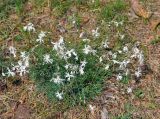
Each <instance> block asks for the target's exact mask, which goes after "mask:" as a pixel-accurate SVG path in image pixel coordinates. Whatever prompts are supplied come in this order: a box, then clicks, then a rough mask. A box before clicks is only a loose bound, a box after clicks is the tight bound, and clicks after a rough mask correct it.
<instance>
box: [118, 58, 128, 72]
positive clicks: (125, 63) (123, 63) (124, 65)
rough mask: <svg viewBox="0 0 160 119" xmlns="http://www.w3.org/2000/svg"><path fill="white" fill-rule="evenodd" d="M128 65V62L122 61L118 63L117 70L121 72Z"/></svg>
mask: <svg viewBox="0 0 160 119" xmlns="http://www.w3.org/2000/svg"><path fill="white" fill-rule="evenodd" d="M128 63H130V60H124V61H122V62H120V66H119V68H120V69H121V70H124V69H125V68H126V67H127V65H128Z"/></svg>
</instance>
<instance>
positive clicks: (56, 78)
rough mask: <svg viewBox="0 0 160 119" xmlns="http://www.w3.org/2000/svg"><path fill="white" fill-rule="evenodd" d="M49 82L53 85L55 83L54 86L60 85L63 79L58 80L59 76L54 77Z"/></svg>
mask: <svg viewBox="0 0 160 119" xmlns="http://www.w3.org/2000/svg"><path fill="white" fill-rule="evenodd" d="M50 81H51V82H54V83H56V84H62V83H63V81H64V79H62V78H60V76H59V75H57V76H56V77H53V78H52V79H51V80H50Z"/></svg>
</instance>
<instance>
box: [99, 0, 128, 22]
mask: <svg viewBox="0 0 160 119" xmlns="http://www.w3.org/2000/svg"><path fill="white" fill-rule="evenodd" d="M124 10H126V3H125V1H123V0H116V1H114V2H110V3H108V4H107V5H106V6H105V7H104V8H102V11H101V17H102V18H103V19H105V20H106V21H111V20H113V19H114V18H115V17H117V16H118V17H121V15H122V14H121V13H122V11H124Z"/></svg>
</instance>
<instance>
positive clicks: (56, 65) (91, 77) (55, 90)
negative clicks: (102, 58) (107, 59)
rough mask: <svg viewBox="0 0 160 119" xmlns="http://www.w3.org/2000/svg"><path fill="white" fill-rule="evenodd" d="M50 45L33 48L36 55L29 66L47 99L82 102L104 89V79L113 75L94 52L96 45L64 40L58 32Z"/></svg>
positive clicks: (73, 102)
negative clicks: (58, 36) (56, 38)
mask: <svg viewBox="0 0 160 119" xmlns="http://www.w3.org/2000/svg"><path fill="white" fill-rule="evenodd" d="M52 44H53V48H47V47H44V46H43V48H42V47H41V46H38V47H36V48H35V50H34V56H35V57H36V59H35V60H34V61H33V62H34V65H32V68H31V70H30V74H31V78H32V79H34V80H35V82H36V84H37V87H38V89H40V91H42V92H44V93H45V94H46V95H47V96H48V97H49V99H50V100H54V101H60V100H61V101H62V100H63V102H65V103H66V104H69V105H72V106H74V105H77V104H85V103H86V102H87V101H88V100H89V99H94V98H95V96H96V95H97V94H100V92H101V91H102V90H103V86H104V85H103V84H104V83H105V79H107V78H109V77H111V76H112V71H111V70H108V71H107V70H105V68H102V67H103V65H102V64H101V63H100V62H99V56H98V54H97V53H96V52H95V51H97V50H98V49H96V48H91V46H90V45H89V44H88V45H87V46H90V47H89V48H88V47H85V46H86V44H84V42H79V43H78V45H76V44H75V45H74V43H67V42H65V41H64V40H63V37H62V36H60V39H59V40H58V41H57V42H52Z"/></svg>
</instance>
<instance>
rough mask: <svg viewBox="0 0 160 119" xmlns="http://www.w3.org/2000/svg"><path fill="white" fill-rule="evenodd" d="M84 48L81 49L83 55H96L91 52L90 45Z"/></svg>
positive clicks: (94, 52)
mask: <svg viewBox="0 0 160 119" xmlns="http://www.w3.org/2000/svg"><path fill="white" fill-rule="evenodd" d="M84 47H85V48H84V49H83V53H84V54H86V55H88V54H89V53H92V54H93V55H95V54H96V50H93V49H92V47H91V46H90V45H85V46H84Z"/></svg>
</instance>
